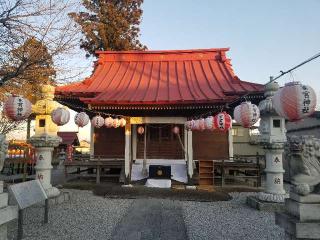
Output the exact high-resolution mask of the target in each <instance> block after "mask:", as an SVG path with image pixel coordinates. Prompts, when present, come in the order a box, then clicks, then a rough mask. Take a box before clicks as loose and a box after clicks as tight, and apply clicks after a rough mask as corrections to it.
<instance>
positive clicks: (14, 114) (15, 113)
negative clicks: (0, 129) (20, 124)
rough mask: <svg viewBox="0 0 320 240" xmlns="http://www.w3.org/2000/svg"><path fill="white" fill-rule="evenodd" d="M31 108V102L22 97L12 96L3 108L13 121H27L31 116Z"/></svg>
mask: <svg viewBox="0 0 320 240" xmlns="http://www.w3.org/2000/svg"><path fill="white" fill-rule="evenodd" d="M31 108H32V107H31V103H30V101H29V100H28V99H26V98H23V97H21V96H10V97H9V98H8V99H7V101H6V102H5V103H4V106H3V110H4V113H5V115H6V116H7V117H8V118H9V119H11V120H13V121H21V120H24V119H27V118H28V117H29V116H30V114H31V111H32V109H31Z"/></svg>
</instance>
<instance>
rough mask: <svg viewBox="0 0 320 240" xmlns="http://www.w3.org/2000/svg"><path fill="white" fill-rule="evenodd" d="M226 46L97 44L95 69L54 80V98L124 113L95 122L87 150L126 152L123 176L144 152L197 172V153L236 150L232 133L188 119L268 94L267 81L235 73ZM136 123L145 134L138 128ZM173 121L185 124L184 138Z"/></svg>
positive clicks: (109, 154)
mask: <svg viewBox="0 0 320 240" xmlns="http://www.w3.org/2000/svg"><path fill="white" fill-rule="evenodd" d="M228 50H229V49H228V48H214V49H197V50H166V51H99V52H97V53H98V56H99V58H98V60H97V62H96V63H95V68H94V71H93V74H92V75H91V77H89V78H87V79H85V80H84V81H82V82H76V83H72V84H69V85H65V86H59V87H57V88H56V90H55V99H56V100H57V101H58V102H60V103H62V104H63V105H66V106H68V107H69V108H71V109H74V110H75V111H78V112H79V109H81V108H83V109H89V110H91V111H87V114H88V115H89V116H90V117H91V118H92V117H94V116H95V115H96V113H93V112H92V111H94V110H95V111H98V112H104V113H106V114H111V115H112V114H113V115H115V116H117V115H122V116H126V120H127V124H126V127H125V128H120V127H119V128H106V127H102V128H93V127H92V128H91V136H92V138H91V152H90V153H91V155H94V156H98V155H99V156H104V157H106V158H110V159H119V160H122V161H123V160H124V162H125V164H124V166H125V168H124V169H125V175H126V178H130V176H131V174H132V171H133V170H132V166H133V165H134V163H135V162H136V161H139V160H141V159H143V158H144V154H146V158H147V159H148V161H152V160H153V161H157V160H159V162H162V163H163V162H164V161H167V162H170V161H173V160H175V161H178V160H179V161H181V162H182V163H183V164H184V168H185V169H186V172H187V175H188V177H189V178H192V176H193V173H194V166H195V164H194V162H195V161H196V160H199V159H229V157H232V156H233V147H232V146H233V144H232V134H231V131H227V132H222V131H218V130H215V131H187V130H185V128H184V123H185V122H186V121H187V120H188V119H192V118H194V117H195V116H199V115H201V114H204V117H206V116H208V115H213V114H216V113H218V112H220V111H222V110H223V111H227V112H228V113H229V114H231V115H232V112H233V108H234V107H235V106H236V105H238V104H239V103H240V102H241V101H243V99H242V100H241V99H239V97H241V96H243V95H245V94H247V96H246V100H248V101H251V102H253V103H255V104H257V103H259V102H260V100H261V99H263V98H264V97H263V90H264V88H263V85H260V84H255V83H250V82H247V81H242V80H240V79H239V78H238V77H237V76H236V75H235V73H234V71H233V69H232V65H231V62H230V59H228V58H227V56H226V52H227V51H228ZM237 99H239V100H237ZM235 100H237V101H235ZM205 114H207V115H205ZM139 126H143V127H144V130H145V133H144V134H145V136H146V138H145V137H144V134H141V135H140V134H138V133H137V128H138V127H139ZM174 126H178V127H179V128H180V139H181V140H182V141H181V142H182V144H181V143H180V141H179V139H178V137H177V136H176V135H175V134H174V133H173V132H172V129H173V127H174ZM145 139H146V144H145V143H144V140H145ZM145 146H146V147H145ZM144 149H145V152H144Z"/></svg>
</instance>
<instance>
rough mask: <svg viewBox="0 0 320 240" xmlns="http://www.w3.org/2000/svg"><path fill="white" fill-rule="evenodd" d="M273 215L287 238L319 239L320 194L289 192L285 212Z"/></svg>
mask: <svg viewBox="0 0 320 240" xmlns="http://www.w3.org/2000/svg"><path fill="white" fill-rule="evenodd" d="M275 217H276V224H277V225H279V226H280V227H282V228H284V230H285V233H286V239H288V240H289V239H290V240H294V239H320V194H309V195H307V196H300V195H297V194H295V193H290V198H288V199H286V200H285V212H283V213H276V216H275Z"/></svg>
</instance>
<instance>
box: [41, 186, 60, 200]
mask: <svg viewBox="0 0 320 240" xmlns="http://www.w3.org/2000/svg"><path fill="white" fill-rule="evenodd" d="M45 191H46V194H47V196H48V198H54V197H58V196H59V195H60V191H59V189H58V188H56V187H49V188H47V189H45Z"/></svg>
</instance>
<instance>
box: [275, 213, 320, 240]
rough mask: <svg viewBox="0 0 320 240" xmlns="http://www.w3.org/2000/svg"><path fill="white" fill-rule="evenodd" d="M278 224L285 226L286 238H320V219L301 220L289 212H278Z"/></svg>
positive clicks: (292, 239)
mask: <svg viewBox="0 0 320 240" xmlns="http://www.w3.org/2000/svg"><path fill="white" fill-rule="evenodd" d="M275 219H276V224H277V225H279V226H280V227H282V228H284V230H285V232H286V238H285V239H290V240H294V239H301V240H302V239H320V221H312V222H300V221H299V220H298V218H296V217H293V216H291V215H289V214H287V213H276V215H275Z"/></svg>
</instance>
